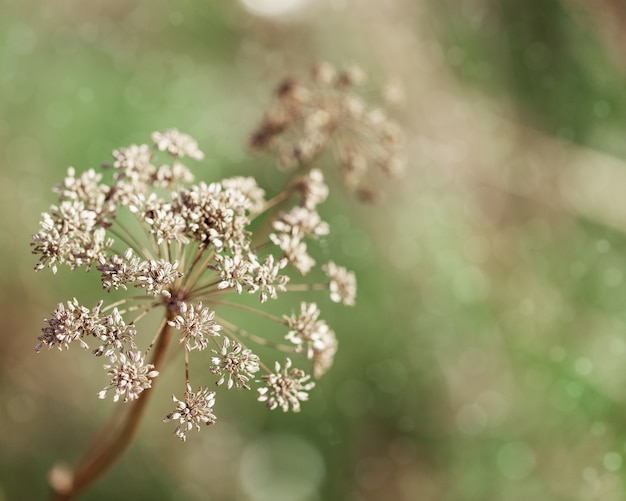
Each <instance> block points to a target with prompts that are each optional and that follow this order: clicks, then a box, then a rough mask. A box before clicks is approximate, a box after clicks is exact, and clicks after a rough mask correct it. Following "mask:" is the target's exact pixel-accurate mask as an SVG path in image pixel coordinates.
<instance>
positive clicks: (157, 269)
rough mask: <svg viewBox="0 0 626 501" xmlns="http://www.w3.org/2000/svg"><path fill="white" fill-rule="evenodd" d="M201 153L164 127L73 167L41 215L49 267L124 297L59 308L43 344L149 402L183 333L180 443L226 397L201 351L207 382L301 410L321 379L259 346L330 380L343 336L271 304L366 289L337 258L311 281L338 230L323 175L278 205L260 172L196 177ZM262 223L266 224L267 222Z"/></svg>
mask: <svg viewBox="0 0 626 501" xmlns="http://www.w3.org/2000/svg"><path fill="white" fill-rule="evenodd" d="M341 78H342V77H333V79H332V80H333V82H334V83H333V84H332V85H331V84H330V81H329V82H327V83H326V84H324V85H327V86H330V87H329V88H331V87H332V88H333V89H334V91H333V95H336V96H337V97H339V96H341V95H343V94H344V90H343V88H344V87H345V88H349V87H350V85H348V84H347V83H343V84H340V83H339V80H341ZM318 80H319V78H318ZM322 83H323V82H322V80H319V81H318V84H319V85H321V86H322V87H323V85H322ZM298 89H299V87H297V86H296V87H293V88H290V89H287V88H286V89H284V92H283V93H282V94H283V97H282V99H288V100H291V101H293V99H295V96H296V95H300V94H301V93H302V91H301V90H298ZM287 95H291V96H292V97H290V98H287V97H286V96H287ZM298 99H300V98H298ZM307 99H308V98H307ZM305 101H306V100H305ZM305 101H303V102H305ZM306 102H308V101H306ZM320 103H321V102H320ZM292 105H293V106H296V101H293V102H292ZM346 105H347V103H344V104H343V105H342V106H344V107H345V106H346ZM311 106H313V105H311ZM315 106H317V105H315ZM324 106H330V105H329V104H325V105H324ZM352 106H356V104H353V105H352ZM309 108H311V107H310V106H308V105H307V109H309ZM303 110H304V108H303ZM294 111H295V110H294ZM307 113H309V112H307ZM342 113H345V112H342ZM363 113H366V112H365V111H363ZM303 118H306V117H303ZM344 118H345V117H343V115H342V116H341V117H340V116H336V117H335V116H334V115H333V116H331V117H327V118H325V119H324V120H340V119H341V120H344ZM306 120H308V121H312V120H313V119H312V118H311V117H308V118H306ZM318 120H322V118H321V116H320V117H318ZM368 120H370V121H371V117H370V118H368ZM364 123H365V122H364ZM340 125H342V124H340V123H339V122H337V124H336V126H337V127H339V126H340ZM342 126H343V125H342ZM320 127H321V126H319V127H318V129H319V130H318V132H319V133H322V132H323V133H324V134H326V135H328V136H329V137H330V135H331V134H330V132H331V131H330V129H329V128H328V127H326V126H324V127H321V128H320ZM385 127H386V126H385ZM381 131H382V129H380V131H379V132H381ZM388 132H389V131H388ZM269 139H270V138H269V137H268V140H269ZM257 142H258V141H257ZM270 142H271V141H270ZM316 148H317V146H316ZM381 151H382V150H381ZM342 154H348V151H347V150H346V151H344V152H343V153H342ZM300 156H301V155H300ZM202 158H203V153H202V152H201V151H200V149H199V147H198V144H197V142H196V141H195V140H194V139H193V138H191V137H190V136H188V135H186V134H183V133H181V132H179V131H177V130H174V129H172V130H168V131H165V132H155V133H154V134H153V135H152V144H151V145H148V144H142V145H131V146H129V147H126V148H119V149H116V150H115V151H113V161H112V162H111V163H110V164H106V165H104V166H103V168H102V169H101V170H95V169H89V170H87V171H85V172H83V173H81V174H78V173H77V171H76V170H75V169H73V168H69V169H68V171H67V176H66V177H65V179H64V180H63V181H62V182H61V183H60V184H59V185H58V186H56V187H55V188H54V191H55V192H56V194H57V195H58V201H57V203H56V204H55V205H53V206H51V208H50V210H49V211H48V212H46V213H44V214H43V215H42V220H41V223H40V230H39V231H38V232H37V233H36V234H35V235H34V236H33V241H32V248H33V253H35V254H36V255H38V256H39V262H38V263H37V265H36V269H37V270H41V269H43V268H45V267H49V268H51V269H52V271H53V272H55V273H56V272H57V269H58V267H59V266H62V265H65V266H68V267H69V268H70V269H71V270H77V269H81V268H84V269H86V270H89V269H92V270H93V269H95V271H96V272H97V273H98V274H99V279H100V285H101V287H102V288H103V289H104V290H105V291H106V292H107V293H111V294H116V295H118V296H121V297H122V298H121V299H119V300H118V299H117V298H116V300H115V301H112V302H111V303H110V304H108V305H105V304H104V301H99V302H98V303H97V304H96V305H95V306H94V307H92V308H89V307H86V306H84V305H82V304H81V303H80V302H79V301H78V300H77V299H75V298H74V299H71V300H70V301H67V302H65V303H60V304H59V305H58V306H57V308H56V309H55V310H54V311H53V312H52V314H51V315H50V316H49V317H48V318H46V319H45V321H44V322H45V327H44V328H43V329H42V333H41V335H40V336H39V343H38V344H37V351H39V350H41V349H43V348H44V347H47V348H58V349H67V348H69V346H70V345H73V344H78V345H80V346H81V347H82V348H85V349H88V348H90V349H91V350H92V352H93V354H94V355H95V356H97V357H103V358H105V359H106V361H107V362H106V363H105V365H104V368H105V371H106V374H107V376H108V378H109V382H108V384H107V386H106V387H105V388H104V389H103V390H102V391H101V392H100V393H99V396H100V398H105V397H106V396H107V395H108V394H109V393H112V395H113V400H115V401H118V400H123V401H124V402H128V401H132V400H135V399H137V398H138V397H139V396H140V395H141V393H142V392H143V391H144V390H146V389H148V388H150V387H151V386H152V383H153V381H154V379H155V378H156V377H158V374H159V370H160V369H161V368H160V367H155V364H153V355H154V350H155V346H158V343H159V342H160V341H161V340H162V339H163V338H164V336H166V333H168V334H167V335H169V332H170V331H176V332H178V339H179V341H180V343H179V347H180V349H181V351H182V352H183V353H184V361H185V362H184V365H185V387H184V388H185V389H184V396H183V397H182V399H178V398H177V397H175V396H174V397H173V401H174V404H175V409H174V410H173V411H172V412H171V413H169V414H168V415H167V416H166V417H165V419H164V421H176V423H177V427H176V430H175V434H176V436H177V437H178V438H180V439H181V440H185V439H186V436H187V433H188V432H189V431H190V430H193V429H199V428H200V425H209V424H212V423H214V422H215V420H216V417H215V415H214V414H213V407H214V405H215V393H214V392H213V391H209V389H208V387H207V386H206V385H203V384H200V385H199V386H198V389H197V390H196V391H195V392H194V391H192V385H191V377H190V375H189V357H190V356H203V355H202V353H201V352H204V351H207V350H208V351H207V355H205V356H206V373H205V374H200V375H199V376H197V377H198V378H199V379H201V380H211V379H212V380H213V383H214V384H216V386H218V387H224V388H226V389H233V388H237V389H244V390H250V389H251V388H253V387H256V388H257V391H258V396H257V398H258V400H259V401H261V402H265V403H266V405H267V406H268V407H269V408H270V409H275V408H280V409H282V410H283V411H287V410H293V411H296V412H297V411H299V410H300V404H301V402H303V401H305V400H307V399H308V392H309V391H310V390H311V389H312V388H313V387H314V385H315V383H314V382H313V381H312V380H311V376H309V375H308V374H306V373H305V372H304V371H303V370H302V369H297V368H293V367H292V364H293V362H292V360H291V358H289V357H288V358H286V359H285V360H284V361H282V359H281V364H282V365H281V364H279V363H278V362H276V361H272V362H269V363H268V364H266V363H264V362H263V361H262V360H261V359H260V358H259V356H258V355H257V354H255V353H254V351H253V349H254V348H253V345H254V344H262V345H266V346H273V347H275V348H277V349H280V350H281V351H288V352H290V353H291V354H293V356H302V357H303V358H306V359H308V360H309V361H310V363H311V366H312V372H313V375H314V376H315V377H319V376H321V375H322V374H323V373H324V372H325V371H326V370H328V368H329V367H330V366H331V364H332V360H333V357H334V355H335V352H336V350H337V339H336V337H335V334H334V332H333V331H332V330H331V329H330V327H329V326H328V325H327V324H326V322H324V321H323V320H321V319H320V318H319V317H320V311H319V308H318V307H317V305H316V304H315V303H304V302H303V303H302V304H301V305H300V312H299V313H293V312H292V313H291V314H285V315H284V316H282V317H280V316H274V315H272V314H271V313H269V312H268V311H267V309H266V308H265V306H266V303H267V302H268V301H270V300H274V299H277V298H278V297H279V296H281V295H282V294H284V293H287V292H294V293H302V292H303V291H314V290H323V289H325V290H327V291H328V293H329V294H330V298H331V299H332V301H334V302H338V303H343V304H346V305H352V304H354V298H355V293H356V286H355V279H354V274H353V273H351V272H349V271H347V270H346V269H345V268H343V267H340V266H337V265H336V264H334V262H329V263H327V264H325V265H324V266H323V271H324V272H325V274H326V277H327V279H326V280H325V281H322V282H320V283H315V282H312V281H311V280H308V279H307V277H308V276H310V275H309V272H310V271H311V270H312V269H313V268H314V267H315V266H316V262H315V260H314V259H313V257H312V256H311V255H310V254H309V252H308V246H309V245H310V244H311V242H315V241H316V240H318V239H320V238H325V237H326V236H327V235H328V234H329V232H330V228H329V225H328V224H327V223H326V222H324V221H323V220H322V219H321V217H320V215H319V213H318V212H317V207H318V205H319V204H320V203H322V202H324V200H325V199H326V197H327V195H328V188H327V186H326V184H325V183H324V178H323V175H322V172H321V171H320V170H318V169H312V170H308V171H306V172H305V173H303V174H300V175H298V176H297V177H294V178H292V179H291V181H290V182H289V183H287V185H286V188H285V190H284V191H283V192H281V193H279V194H277V195H276V196H275V198H273V199H270V200H266V197H265V192H264V190H263V189H261V188H260V187H259V186H258V185H257V183H256V182H255V180H254V179H252V178H244V177H232V178H229V179H224V180H222V181H216V182H212V183H205V182H199V183H197V184H194V183H193V176H192V174H191V171H190V170H189V169H188V167H187V166H186V162H187V160H188V159H191V160H201V159H202ZM261 219H262V220H265V221H266V224H257V223H258V220H261ZM268 227H269V228H270V230H269V231H266V230H264V228H268ZM256 228H260V230H255V229H256ZM318 275H319V274H318ZM320 276H323V274H322V275H320ZM116 291H117V292H116ZM124 291H126V292H124ZM244 294H255V295H257V296H258V298H259V303H257V304H258V306H257V307H250V306H249V305H247V304H243V302H242V296H243V295H244ZM155 311H160V312H161V315H162V316H163V322H162V326H161V328H160V329H159V331H158V332H157V334H156V336H155V334H154V333H150V332H145V329H142V328H141V327H142V325H143V324H142V320H143V319H144V318H146V317H147V316H148V315H149V314H151V313H152V312H155ZM250 314H252V315H254V314H257V315H258V316H259V318H260V319H261V320H262V321H268V322H274V324H275V325H276V327H275V329H274V330H275V331H276V332H277V333H278V340H280V338H281V337H283V340H282V341H281V343H279V342H277V341H276V340H272V339H266V338H265V337H263V335H260V334H259V333H255V332H248V331H246V330H244V329H242V328H240V327H238V325H239V322H238V319H240V318H241V316H242V315H250ZM281 331H282V334H281ZM285 341H286V342H287V343H288V344H285ZM272 367H273V369H272Z"/></svg>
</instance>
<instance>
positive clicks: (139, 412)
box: [50, 319, 171, 501]
mask: <svg viewBox="0 0 626 501" xmlns="http://www.w3.org/2000/svg"><path fill="white" fill-rule="evenodd" d="M166 320H167V319H165V320H164V321H163V323H162V324H161V327H160V328H159V331H160V335H159V339H158V342H157V344H156V346H155V348H154V351H153V356H152V359H151V361H150V363H152V364H153V365H154V366H155V368H156V369H157V370H158V369H159V367H160V365H161V362H162V360H163V357H164V355H165V352H166V349H167V346H168V345H169V341H170V339H171V327H170V326H169V325H168V323H167V321H166ZM153 387H154V383H153V386H152V387H151V388H148V389H146V390H144V391H143V392H141V394H140V395H139V397H138V398H137V400H135V401H133V402H132V403H131V404H130V405H131V407H130V409H129V410H128V412H127V414H126V415H125V416H124V419H123V421H122V422H121V423H117V424H116V423H115V422H113V423H109V424H107V425H105V426H104V428H102V429H101V430H100V432H99V433H97V434H96V436H95V438H94V442H93V443H92V446H91V447H90V448H88V449H87V453H86V454H85V455H84V456H83V457H82V458H81V459H80V461H79V462H78V464H77V465H76V467H75V468H74V471H73V472H72V473H71V478H70V479H69V480H70V481H69V482H67V484H66V485H55V484H54V482H50V484H51V485H50V487H51V488H52V496H51V500H53V501H69V500H71V499H75V498H76V496H78V494H79V493H80V492H82V491H83V490H84V489H85V488H86V487H87V486H88V485H90V484H91V483H93V482H94V481H95V480H96V479H97V478H98V477H100V476H101V475H102V474H103V473H104V472H105V471H106V470H107V469H108V468H109V467H110V466H111V465H113V463H115V461H116V460H117V459H118V458H119V457H120V456H121V455H122V453H123V452H124V451H125V450H126V448H127V447H128V446H129V445H130V443H131V441H132V439H133V437H134V435H135V432H136V431H137V429H138V427H139V423H140V422H141V418H142V416H143V413H144V411H145V409H146V405H147V404H148V401H149V399H150V395H151V394H152V389H153Z"/></svg>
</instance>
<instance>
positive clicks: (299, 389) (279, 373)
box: [258, 358, 315, 412]
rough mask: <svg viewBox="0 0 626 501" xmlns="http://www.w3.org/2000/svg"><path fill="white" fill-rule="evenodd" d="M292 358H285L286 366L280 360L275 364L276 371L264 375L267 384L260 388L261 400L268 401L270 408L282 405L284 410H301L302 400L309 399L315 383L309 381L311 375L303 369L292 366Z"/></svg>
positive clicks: (259, 398)
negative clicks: (281, 364)
mask: <svg viewBox="0 0 626 501" xmlns="http://www.w3.org/2000/svg"><path fill="white" fill-rule="evenodd" d="M291 365H292V363H291V359H289V358H287V359H286V360H285V364H284V367H283V368H282V369H281V366H280V364H279V363H278V362H276V363H275V365H274V372H273V373H271V374H268V375H265V376H263V377H262V378H261V379H263V381H265V384H266V386H264V387H262V388H259V390H258V391H259V397H258V400H259V402H266V405H267V408H268V409H270V410H273V409H276V408H277V407H280V408H281V409H282V410H283V412H287V411H288V410H290V409H291V410H292V411H293V412H300V402H305V401H306V400H308V399H309V393H308V392H309V391H310V390H311V389H313V387H314V386H315V383H314V382H312V381H309V379H311V376H309V375H307V374H306V373H305V372H304V371H303V370H301V369H296V368H294V369H292V368H291Z"/></svg>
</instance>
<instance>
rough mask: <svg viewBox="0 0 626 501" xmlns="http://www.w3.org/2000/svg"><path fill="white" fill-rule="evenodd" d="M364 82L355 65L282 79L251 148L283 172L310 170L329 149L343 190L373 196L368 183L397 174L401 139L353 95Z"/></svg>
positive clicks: (381, 114) (378, 112) (379, 112)
mask: <svg viewBox="0 0 626 501" xmlns="http://www.w3.org/2000/svg"><path fill="white" fill-rule="evenodd" d="M364 80H365V73H364V72H363V71H362V70H361V69H360V68H359V67H357V66H352V67H348V68H345V69H341V70H336V69H335V68H334V67H332V66H331V65H330V64H328V63H318V64H315V65H313V67H312V68H311V71H310V73H309V75H308V77H304V78H298V79H296V78H293V77H290V78H287V79H285V80H284V81H283V82H281V83H280V84H279V86H278V88H277V89H276V92H275V97H274V101H273V102H272V104H271V106H270V108H269V110H268V111H267V112H266V113H265V116H264V118H263V120H262V121H261V123H260V125H259V126H258V127H257V129H256V130H255V132H254V133H253V135H252V138H251V140H250V146H251V148H252V149H253V150H256V151H271V152H273V153H275V154H276V155H277V156H278V161H279V165H280V166H281V167H282V168H284V169H291V168H294V167H296V166H302V165H304V166H309V165H311V164H312V163H313V162H315V161H316V160H317V159H318V158H319V157H321V156H322V154H323V153H324V152H325V151H326V150H331V151H332V156H333V158H334V159H337V160H338V162H339V166H340V168H341V177H342V180H343V184H344V185H345V187H346V188H347V189H349V190H350V191H355V192H356V193H357V194H358V195H359V196H360V197H361V198H362V199H371V198H372V197H374V196H376V195H377V193H378V192H377V187H378V182H377V181H376V180H374V179H367V178H368V177H372V176H374V174H375V172H378V173H382V174H384V175H385V176H389V175H396V174H398V173H399V172H401V171H402V169H403V165H404V159H403V154H402V150H403V146H404V137H403V132H402V130H401V128H400V127H399V126H398V124H397V123H395V122H394V121H393V120H391V119H390V118H389V117H388V116H387V114H386V112H385V111H384V110H383V109H382V108H376V107H374V108H372V107H369V106H368V105H367V104H366V103H365V101H363V99H362V98H361V97H360V96H359V95H358V94H356V93H355V88H356V87H358V86H359V85H361V84H362V83H363V81H364Z"/></svg>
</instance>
